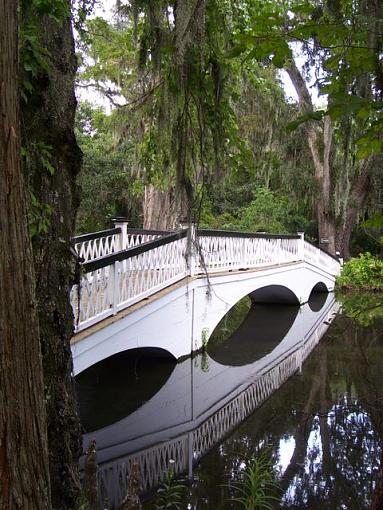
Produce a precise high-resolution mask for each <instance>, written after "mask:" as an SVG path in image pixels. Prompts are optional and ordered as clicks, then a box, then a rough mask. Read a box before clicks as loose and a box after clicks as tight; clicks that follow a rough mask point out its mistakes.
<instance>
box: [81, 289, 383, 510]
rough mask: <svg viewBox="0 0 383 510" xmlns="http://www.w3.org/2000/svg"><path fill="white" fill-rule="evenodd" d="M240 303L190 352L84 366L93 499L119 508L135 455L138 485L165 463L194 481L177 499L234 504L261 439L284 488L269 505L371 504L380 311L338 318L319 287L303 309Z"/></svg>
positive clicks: (379, 432)
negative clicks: (203, 345)
mask: <svg viewBox="0 0 383 510" xmlns="http://www.w3.org/2000/svg"><path fill="white" fill-rule="evenodd" d="M238 309H239V312H238V310H233V311H232V313H231V314H230V315H229V316H228V317H227V318H225V320H224V321H222V323H221V325H220V328H219V330H218V331H217V333H216V334H215V335H214V337H213V338H212V339H211V342H209V345H208V349H207V352H205V353H202V354H199V355H197V356H195V357H194V358H192V359H187V360H184V361H182V362H180V363H175V362H174V361H172V360H171V359H169V358H168V357H167V356H165V355H164V353H160V352H158V351H157V352H143V351H137V352H130V353H125V354H120V355H117V356H114V357H112V358H110V359H109V360H106V361H104V362H102V363H99V364H98V365H96V366H94V367H92V368H90V369H88V370H87V371H85V372H84V373H82V374H80V376H79V377H78V392H79V399H80V409H81V417H82V423H83V425H84V428H85V430H86V434H85V435H84V447H86V446H87V444H88V443H89V441H90V440H91V439H93V438H95V439H96V443H97V458H98V464H99V490H100V502H101V503H100V504H101V505H103V507H105V506H107V507H108V508H117V507H118V504H119V502H120V501H121V500H122V499H123V497H124V495H125V492H126V478H127V475H128V473H129V471H130V468H131V466H132V464H133V463H137V464H138V465H139V466H140V472H141V484H142V487H143V492H144V493H146V494H150V493H153V490H154V489H155V487H156V486H158V485H159V484H160V483H161V479H162V478H163V477H164V476H165V474H166V472H167V471H168V470H169V466H172V469H173V470H174V471H175V472H176V473H177V474H180V475H181V474H183V476H185V477H188V479H189V480H191V482H190V483H189V484H188V486H187V490H186V491H185V502H184V504H183V508H194V509H198V510H199V509H226V508H227V509H229V508H233V509H234V508H239V506H238V504H237V503H235V502H233V501H231V499H232V498H234V497H236V496H237V494H236V493H235V490H234V489H233V488H232V487H231V485H230V484H231V482H232V481H235V480H238V479H240V478H241V475H242V474H243V471H244V470H245V468H246V466H247V465H248V464H249V462H250V461H251V459H252V458H253V457H254V456H257V455H259V453H260V452H261V451H262V450H265V449H266V450H267V452H268V455H269V456H270V459H271V462H272V464H273V467H274V472H275V477H276V479H277V480H278V483H279V486H280V489H279V494H280V503H278V504H276V505H275V508H291V509H323V508H326V509H364V508H366V509H367V508H373V507H371V501H372V500H373V499H374V494H376V493H377V492H378V489H379V488H380V483H379V480H380V475H381V472H380V466H381V438H382V437H383V410H382V399H383V384H382V383H383V371H382V360H383V333H382V332H383V328H382V325H383V321H382V319H376V320H374V319H373V318H371V319H369V320H367V321H364V322H363V321H360V320H359V323H358V322H357V321H355V320H351V319H348V318H347V317H345V315H338V316H337V317H336V313H337V311H338V309H339V305H338V304H337V303H336V302H335V301H334V298H333V296H332V295H327V294H320V295H317V296H315V297H314V298H313V299H312V300H310V302H309V303H308V304H306V305H304V306H303V307H301V308H299V307H295V306H286V305H284V306H277V305H273V306H272V305H267V306H266V305H255V306H252V307H249V306H247V305H246V304H245V305H244V306H242V308H241V307H238ZM241 314H242V316H243V315H246V316H245V318H244V320H243V321H242V322H241V320H242V319H243V317H241ZM238 315H240V317H239V316H238ZM335 317H336V318H335ZM233 323H234V324H235V327H236V328H237V329H235V327H234V328H233V326H232V324H233ZM361 323H362V324H361ZM237 326H238V327H237ZM233 329H234V330H233ZM310 353H311V354H310ZM153 504H154V503H153V501H152V502H150V501H149V502H148V503H147V507H148V508H150V507H152V506H153ZM376 508H380V507H376Z"/></svg>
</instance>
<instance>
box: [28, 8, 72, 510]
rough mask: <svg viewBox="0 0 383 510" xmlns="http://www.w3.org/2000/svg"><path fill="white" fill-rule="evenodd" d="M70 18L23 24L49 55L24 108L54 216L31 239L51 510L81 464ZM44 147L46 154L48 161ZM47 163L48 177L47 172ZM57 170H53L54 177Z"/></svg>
mask: <svg viewBox="0 0 383 510" xmlns="http://www.w3.org/2000/svg"><path fill="white" fill-rule="evenodd" d="M65 3H66V6H67V9H68V11H67V12H68V16H66V17H65V18H63V19H62V20H60V22H59V23H57V22H55V21H54V20H53V19H51V18H50V17H48V16H44V17H39V15H38V13H36V12H34V11H33V9H34V7H33V5H32V6H29V7H27V8H26V11H25V12H23V16H24V20H29V19H33V20H35V19H37V21H36V22H37V23H38V33H39V35H40V41H39V42H40V43H41V44H42V46H43V47H44V48H46V49H47V50H48V52H49V59H48V60H49V62H48V64H49V71H45V70H44V69H40V72H39V74H38V75H37V76H36V77H35V78H34V79H33V78H30V81H31V83H32V86H33V93H32V94H31V96H30V97H29V98H28V102H27V104H26V105H25V106H24V107H23V118H22V120H23V145H24V147H25V149H26V151H27V153H28V157H27V158H26V164H25V172H26V175H27V176H28V179H29V183H30V184H29V185H30V187H31V189H32V190H33V193H34V195H35V196H36V198H37V200H38V201H39V202H40V204H43V207H44V208H46V207H47V206H48V207H49V208H50V209H49V210H50V214H48V217H47V221H46V223H45V224H42V225H41V226H40V227H41V228H40V230H41V231H40V232H39V233H38V235H36V236H35V238H34V239H33V251H34V262H35V271H36V281H37V300H38V312H39V324H40V337H41V346H42V354H43V366H44V384H45V391H46V401H47V415H48V416H47V419H48V446H49V470H50V480H51V490H52V507H53V508H54V509H63V510H64V509H65V510H66V509H68V508H74V507H75V505H76V501H77V499H78V496H79V491H80V483H79V472H78V458H79V455H80V453H81V429H80V424H79V418H78V413H77V405H76V398H75V390H74V381H73V378H72V357H71V350H70V340H71V337H72V334H73V313H72V309H71V305H70V296H69V293H70V289H71V286H72V284H73V280H74V262H75V260H74V257H73V255H72V252H71V236H72V235H73V232H74V220H75V213H76V209H77V205H78V196H77V188H76V175H77V173H78V172H79V169H80V166H81V156H82V154H81V151H80V149H79V147H78V145H77V143H76V139H75V136H74V131H73V127H74V115H75V108H76V100H75V96H74V77H75V71H76V59H75V55H74V44H73V36H72V30H71V20H70V16H69V13H70V0H65ZM41 147H48V148H49V149H48V153H49V154H46V153H45V154H44V152H43V151H42V150H41ZM47 160H49V164H50V166H51V167H50V169H49V168H47ZM52 168H53V170H52Z"/></svg>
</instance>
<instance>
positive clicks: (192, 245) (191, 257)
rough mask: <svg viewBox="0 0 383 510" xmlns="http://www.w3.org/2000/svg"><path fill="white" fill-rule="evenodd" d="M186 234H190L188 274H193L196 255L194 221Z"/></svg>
mask: <svg viewBox="0 0 383 510" xmlns="http://www.w3.org/2000/svg"><path fill="white" fill-rule="evenodd" d="M188 236H190V254H189V276H194V275H195V273H196V255H197V253H196V250H197V247H196V228H195V223H191V224H190V227H189V232H188Z"/></svg>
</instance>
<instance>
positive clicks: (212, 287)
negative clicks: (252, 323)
mask: <svg viewBox="0 0 383 510" xmlns="http://www.w3.org/2000/svg"><path fill="white" fill-rule="evenodd" d="M324 282H325V283H324ZM333 284H334V277H332V276H330V275H326V273H325V272H322V271H319V270H318V269H317V268H314V267H312V266H310V265H307V264H305V263H304V262H303V263H296V264H293V265H280V266H271V267H269V268H262V269H261V270H251V271H233V272H230V271H227V272H222V273H220V274H214V275H209V278H207V277H206V276H205V275H199V276H197V277H195V278H192V279H188V280H185V281H184V282H181V283H177V284H175V285H174V286H172V287H169V288H168V289H166V290H165V291H162V292H161V293H159V295H157V296H155V297H153V298H149V299H148V300H147V301H142V302H140V303H139V304H137V305H134V306H132V307H131V308H130V309H129V310H127V312H123V313H121V315H118V316H116V317H113V318H110V319H107V321H105V322H104V323H103V324H101V325H100V326H97V327H96V326H95V329H94V331H92V328H91V330H90V331H89V330H88V331H84V332H83V338H80V339H79V338H78V337H77V338H76V341H75V342H74V343H73V345H72V352H73V358H74V371H75V373H76V374H78V373H80V372H81V371H83V370H85V369H86V368H88V367H89V366H91V365H93V364H95V363H97V362H99V361H101V360H102V359H105V358H107V357H109V356H111V355H113V354H116V353H118V352H122V351H126V350H130V349H135V348H138V347H149V348H161V349H163V350H164V351H168V352H169V353H170V354H171V355H173V356H174V357H175V358H176V359H179V358H181V357H183V356H187V355H190V354H191V353H192V352H193V351H197V350H199V349H201V348H202V347H203V346H204V345H206V344H207V343H208V340H209V338H210V335H211V334H212V332H213V331H214V329H215V327H216V326H217V324H218V323H219V321H220V320H221V319H222V318H223V317H224V315H225V314H226V313H227V312H228V311H229V310H230V309H231V308H232V307H233V306H234V305H235V304H236V303H237V302H238V301H239V300H240V299H241V298H243V297H244V296H246V295H251V296H252V298H253V300H254V301H258V302H260V301H267V302H271V301H274V302H275V301H279V302H282V303H285V304H288V303H290V304H293V303H295V304H298V303H299V304H303V303H306V302H307V301H308V300H309V296H310V293H311V291H312V290H313V289H315V290H323V291H324V289H325V288H326V289H329V290H331V288H333ZM81 335H82V333H80V335H79V336H81Z"/></svg>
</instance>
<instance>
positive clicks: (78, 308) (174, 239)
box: [72, 226, 340, 374]
mask: <svg viewBox="0 0 383 510" xmlns="http://www.w3.org/2000/svg"><path fill="white" fill-rule="evenodd" d="M113 230H114V231H113V232H111V231H110V232H109V234H108V233H107V235H108V236H109V237H108V239H107V241H105V242H103V241H102V237H98V238H96V240H97V242H98V248H97V249H96V250H95V253H96V254H99V253H100V252H102V256H101V257H99V258H96V259H94V260H92V259H91V257H90V259H89V260H88V262H86V263H85V264H84V269H85V272H86V274H85V276H84V277H83V278H82V281H81V285H80V291H79V288H78V287H75V288H74V289H73V292H72V303H73V309H74V312H75V316H76V318H77V322H78V331H81V330H83V331H81V332H80V333H79V334H78V335H77V336H76V337H75V338H74V340H73V343H72V353H73V361H74V372H75V374H78V373H80V372H82V371H83V370H85V369H86V368H88V367H90V366H91V365H93V364H95V363H97V362H99V361H101V360H103V359H105V358H107V357H109V356H112V355H114V354H116V353H118V352H122V351H125V350H129V349H135V348H145V347H152V348H160V349H164V350H166V351H168V352H170V353H171V354H172V355H173V356H174V357H175V358H177V359H178V358H180V357H182V356H187V355H190V354H191V352H193V351H195V350H198V349H200V348H201V347H202V346H203V344H204V343H205V342H207V341H208V338H209V336H210V335H211V333H212V332H213V330H214V328H215V327H216V325H217V324H218V322H219V321H220V320H221V319H222V317H223V316H224V315H225V314H226V313H227V312H228V311H229V309H230V308H231V307H232V306H234V305H235V304H236V303H237V302H238V301H239V300H240V299H241V298H242V297H244V296H246V295H248V294H252V295H253V296H254V299H255V300H256V299H258V300H259V301H278V300H280V301H290V302H296V303H300V304H303V303H306V302H307V301H308V299H309V296H310V293H311V292H312V290H313V289H314V288H318V286H319V288H320V289H321V290H326V291H331V290H333V288H334V282H335V277H336V275H337V274H338V273H339V270H340V264H339V262H338V261H337V260H335V259H334V258H333V257H331V256H329V255H328V254H326V253H325V252H323V251H321V250H319V249H318V248H316V247H314V246H312V245H311V244H309V243H307V242H305V241H304V239H303V237H302V236H298V235H296V236H270V235H261V234H244V233H238V232H232V233H227V232H215V231H201V232H199V233H198V235H196V234H195V231H194V230H193V229H191V230H189V231H180V232H178V233H173V234H167V235H165V236H162V237H158V232H157V233H156V232H153V233H152V234H150V233H148V234H147V235H152V236H154V237H155V239H153V240H150V241H149V242H146V243H144V244H139V241H137V242H132V241H130V242H131V246H134V247H131V248H128V249H125V248H124V247H126V246H129V236H128V235H127V233H126V232H127V231H126V226H125V227H121V228H120V230H119V231H118V229H113ZM116 230H117V232H116ZM117 234H118V235H121V236H122V237H121V238H120V240H117V239H116V237H113V236H116V235H117ZM93 236H94V235H93ZM104 237H107V236H104ZM83 239H85V240H84V241H83V242H86V243H88V244H87V249H88V251H86V250H84V253H92V249H91V243H92V242H96V241H94V240H92V235H88V236H84V237H83ZM100 239H101V241H100ZM89 246H90V248H89ZM100 246H101V248H102V249H101V251H100ZM78 249H79V250H81V249H82V246H81V243H80V245H79V247H78ZM102 250H104V251H102ZM80 252H81V251H80ZM147 298H150V299H149V301H148V302H145V301H143V300H145V299H147ZM95 324H97V326H95Z"/></svg>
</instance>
